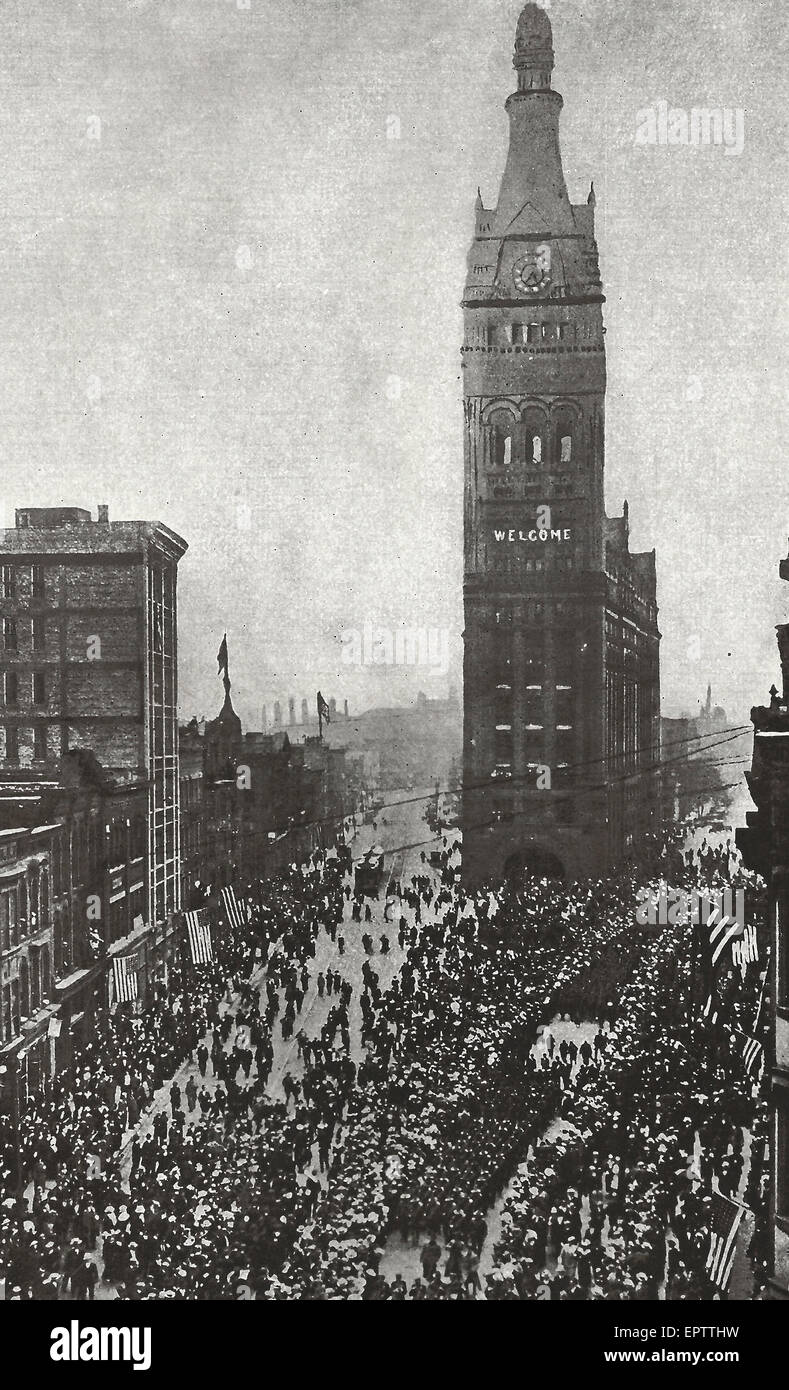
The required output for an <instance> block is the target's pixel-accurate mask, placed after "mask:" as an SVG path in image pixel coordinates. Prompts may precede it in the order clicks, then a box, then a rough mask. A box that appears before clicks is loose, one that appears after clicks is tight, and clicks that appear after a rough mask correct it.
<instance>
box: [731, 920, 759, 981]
mask: <svg viewBox="0 0 789 1390" xmlns="http://www.w3.org/2000/svg"><path fill="white" fill-rule="evenodd" d="M731 959H732V965H739V967H740V970H741V972H742V976H743V979H744V978H745V972H746V970H747V968H748V966H749V965H751V964H755V963H756V962H757V961H758V959H759V943H758V941H757V940H756V927H755V926H754V924H753V922H749V923H748V925H747V927H746V928H745V931H744V932H743V934H742V937H741V938H740V940H739V941H734V942H732V948H731Z"/></svg>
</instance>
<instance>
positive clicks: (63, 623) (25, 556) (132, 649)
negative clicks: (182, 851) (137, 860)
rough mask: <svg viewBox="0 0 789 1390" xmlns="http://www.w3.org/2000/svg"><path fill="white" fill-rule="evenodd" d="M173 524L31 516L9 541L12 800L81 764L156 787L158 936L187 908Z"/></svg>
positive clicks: (1, 668)
mask: <svg viewBox="0 0 789 1390" xmlns="http://www.w3.org/2000/svg"><path fill="white" fill-rule="evenodd" d="M185 550H186V542H185V541H183V540H182V539H181V537H180V536H177V535H176V534H175V533H174V532H173V531H170V530H169V529H168V527H166V526H163V525H162V524H161V523H160V522H148V521H116V522H111V521H109V519H108V514H107V508H106V507H99V512H98V520H97V521H93V520H92V519H91V514H90V512H88V511H84V510H83V509H82V508H78V507H44V508H38V507H24V508H22V509H20V510H18V511H17V513H16V525H15V527H13V528H8V529H5V530H0V567H1V571H0V573H1V576H2V578H1V587H0V613H1V614H2V635H1V637H0V644H1V645H0V676H1V678H2V692H1V693H2V709H1V710H0V789H1V788H2V784H6V785H8V784H10V783H13V784H16V785H19V784H20V783H24V782H28V783H35V782H36V781H42V782H43V781H47V780H50V779H51V777H52V775H53V771H54V770H55V769H57V768H58V767H59V765H60V760H61V758H62V757H63V755H64V754H65V753H67V752H70V751H73V750H76V749H84V750H89V751H90V752H91V753H93V754H94V755H95V757H96V759H97V760H98V762H99V763H100V764H101V766H102V767H103V768H104V769H105V770H106V771H107V772H108V773H110V774H111V775H112V777H113V779H114V780H115V781H116V782H126V781H128V782H130V783H137V782H139V781H141V780H144V781H145V782H146V784H147V787H148V846H147V849H148V853H147V862H148V904H147V907H148V918H149V920H148V923H147V924H146V925H147V926H153V925H155V924H157V923H165V922H166V921H167V919H168V917H169V916H171V914H172V913H173V912H174V911H176V909H178V908H179V907H180V875H179V804H178V802H179V787H178V723H177V704H178V621H177V599H176V594H177V571H178V561H179V560H180V558H181V556H182V555H183V554H184V552H185Z"/></svg>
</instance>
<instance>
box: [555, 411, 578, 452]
mask: <svg viewBox="0 0 789 1390" xmlns="http://www.w3.org/2000/svg"><path fill="white" fill-rule="evenodd" d="M574 435H575V420H574V417H573V415H572V413H571V411H569V410H562V411H560V413H559V415H558V416H557V417H556V420H555V423H554V441H555V443H554V463H557V464H559V463H564V464H567V463H572V462H573V453H574Z"/></svg>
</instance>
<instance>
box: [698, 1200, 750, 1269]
mask: <svg viewBox="0 0 789 1390" xmlns="http://www.w3.org/2000/svg"><path fill="white" fill-rule="evenodd" d="M744 1211H745V1208H744V1207H741V1206H738V1205H737V1203H736V1202H732V1201H730V1200H729V1198H728V1197H724V1196H723V1194H722V1193H721V1192H715V1193H714V1194H713V1198H712V1219H711V1222H710V1248H709V1250H708V1251H707V1263H706V1269H707V1273H708V1274H709V1276H710V1279H711V1280H712V1282H713V1284H717V1286H718V1288H719V1289H720V1290H721V1292H723V1290H724V1289H725V1288H726V1285H727V1284H728V1282H729V1278H730V1277H731V1267H732V1265H733V1264H734V1254H735V1251H736V1248H737V1231H738V1230H739V1226H740V1222H741V1221H742V1217H743V1212H744Z"/></svg>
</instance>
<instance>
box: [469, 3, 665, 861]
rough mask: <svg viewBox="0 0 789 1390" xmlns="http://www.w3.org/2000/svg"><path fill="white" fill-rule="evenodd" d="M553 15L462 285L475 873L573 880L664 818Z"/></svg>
mask: <svg viewBox="0 0 789 1390" xmlns="http://www.w3.org/2000/svg"><path fill="white" fill-rule="evenodd" d="M553 65H554V55H553V37H552V32H551V25H550V22H549V20H548V17H547V15H546V14H545V13H544V11H543V10H541V9H539V8H538V7H537V6H536V5H532V4H530V5H527V6H526V7H525V9H524V10H523V12H522V14H521V16H520V19H519V22H518V27H517V33H516V40H515V56H514V67H515V69H516V72H517V77H518V86H517V91H515V92H513V94H512V95H511V96H510V97H509V98H508V100H507V103H506V108H507V111H508V113H509V117H510V145H509V154H508V157H507V165H506V168H505V171H504V176H503V180H502V184H501V190H500V193H499V198H498V203H497V205H496V207H495V208H492V209H489V208H486V207H484V205H483V202H482V198H481V197H479V196H478V198H477V203H476V210H475V227H474V237H473V240H472V244H471V249H470V252H469V257H468V273H467V277H466V286H465V292H464V296H463V309H464V316H465V335H464V342H463V347H462V350H461V365H462V372H463V396H464V419H465V431H464V440H465V504H464V505H465V522H464V532H465V559H464V571H465V579H464V607H465V633H464V755H463V783H464V793H463V875H464V879H465V880H466V881H467V882H469V883H473V882H475V881H479V880H481V879H485V878H488V877H494V878H495V877H499V876H501V875H503V874H505V875H509V874H513V875H515V876H518V877H519V876H520V875H522V874H523V873H524V872H530V873H535V874H538V875H545V874H547V875H553V876H557V877H564V878H573V877H582V876H585V875H588V874H598V873H600V872H601V871H604V870H605V869H607V868H612V867H613V866H614V865H616V864H617V863H619V862H621V861H623V860H626V859H628V858H631V857H633V856H634V855H635V854H636V853H637V852H638V848H639V844H640V843H641V842H643V840H644V838H645V836H646V835H647V833H648V831H650V830H651V829H656V828H657V823H658V821H659V813H660V807H659V790H658V779H657V776H656V768H657V763H658V760H659V756H660V748H659V738H660V729H659V667H658V652H659V642H660V633H659V631H658V626H657V601H656V574H655V553H654V551H648V552H644V553H639V554H635V553H633V552H631V550H630V544H629V519H628V510H627V503H625V504H624V507H623V513H622V515H621V516H618V517H609V516H607V514H606V510H605V498H604V461H605V424H604V421H605V393H606V363H605V338H604V334H605V328H604V327H603V315H602V306H603V303H604V295H603V290H602V284H601V279H600V271H599V267H598V252H597V242H596V239H595V198H594V193H593V191H592V192H590V195H589V197H588V199H587V200H586V201H585V202H583V203H581V204H576V203H571V202H570V199H569V197H568V194H567V189H566V186H565V181H564V173H563V170H562V161H561V154H560V150H559V114H560V112H561V109H562V98H561V97H560V96H559V95H558V94H557V93H556V92H555V91H554V90H553V89H552V87H551V73H552V70H553Z"/></svg>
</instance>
